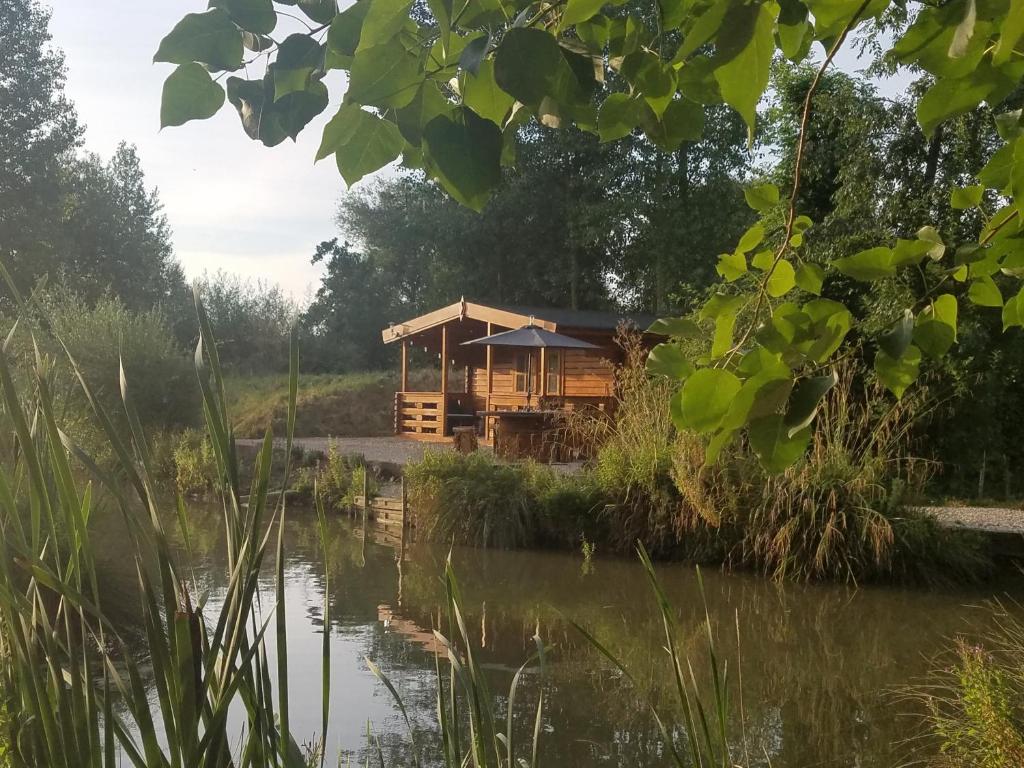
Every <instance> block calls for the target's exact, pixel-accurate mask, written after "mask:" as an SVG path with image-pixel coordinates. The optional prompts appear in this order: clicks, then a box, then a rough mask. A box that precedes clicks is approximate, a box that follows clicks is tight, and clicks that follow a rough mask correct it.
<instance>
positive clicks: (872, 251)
mask: <svg viewBox="0 0 1024 768" xmlns="http://www.w3.org/2000/svg"><path fill="white" fill-rule="evenodd" d="M832 264H833V266H835V268H836V269H838V270H839V271H840V272H842V273H843V274H844V275H847V276H848V277H852V278H853V279H854V280H860V281H862V282H871V281H873V280H880V279H882V278H886V277H892V276H893V275H895V274H896V268H895V267H894V266H893V265H892V249H891V248H885V247H878V248H869V249H868V250H866V251H861V252H860V253H857V254H854V255H853V256H847V257H845V258H842V259H835V260H834V261H833V262H832Z"/></svg>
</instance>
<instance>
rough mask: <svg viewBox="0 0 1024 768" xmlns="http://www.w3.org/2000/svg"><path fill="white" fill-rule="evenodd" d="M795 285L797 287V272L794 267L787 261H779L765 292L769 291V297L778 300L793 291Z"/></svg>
mask: <svg viewBox="0 0 1024 768" xmlns="http://www.w3.org/2000/svg"><path fill="white" fill-rule="evenodd" d="M794 285H796V272H795V270H794V269H793V265H792V264H790V263H789V262H788V261H787V260H786V259H779V261H778V263H776V265H775V269H773V270H772V272H771V276H770V277H769V278H768V284H767V285H766V286H765V290H766V291H768V295H769V296H771V297H772V298H776V299H777V298H779V297H780V296H785V295H786V294H787V293H789V292H790V291H791V290H793V286H794Z"/></svg>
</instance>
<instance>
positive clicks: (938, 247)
mask: <svg viewBox="0 0 1024 768" xmlns="http://www.w3.org/2000/svg"><path fill="white" fill-rule="evenodd" d="M917 239H918V240H924V241H925V242H927V243H929V244H930V245H931V247H930V248H929V249H928V258H930V259H931V260H932V261H938V260H939V259H941V258H942V257H943V256H944V255H945V253H946V246H945V245H944V244H943V242H942V238H941V237H940V236H939V233H938V231H936V229H935V227H932V226H924V227H921V228H920V229H919V230H917Z"/></svg>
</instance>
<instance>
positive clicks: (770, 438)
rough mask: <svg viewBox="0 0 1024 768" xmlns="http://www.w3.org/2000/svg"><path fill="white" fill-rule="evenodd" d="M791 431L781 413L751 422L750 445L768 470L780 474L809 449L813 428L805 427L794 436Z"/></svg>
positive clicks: (749, 431)
mask: <svg viewBox="0 0 1024 768" xmlns="http://www.w3.org/2000/svg"><path fill="white" fill-rule="evenodd" d="M789 431H790V430H789V428H788V427H787V426H786V424H785V421H784V420H783V418H782V416H781V415H780V414H772V415H770V416H764V417H762V418H760V419H755V420H754V421H752V422H751V423H750V428H749V430H748V435H749V439H750V447H751V448H753V449H754V453H756V454H757V458H758V459H759V461H760V462H761V466H762V467H763V468H764V469H765V471H766V472H770V473H771V474H778V473H780V472H782V471H784V470H786V469H787V468H789V467H791V466H792V465H793V464H794V463H796V461H797V459H799V458H800V457H801V456H802V455H803V453H804V451H805V450H807V445H808V443H810V440H811V430H810V429H809V428H804V429H802V430H800V431H798V432H796V433H795V434H794V435H793V436H790V434H789Z"/></svg>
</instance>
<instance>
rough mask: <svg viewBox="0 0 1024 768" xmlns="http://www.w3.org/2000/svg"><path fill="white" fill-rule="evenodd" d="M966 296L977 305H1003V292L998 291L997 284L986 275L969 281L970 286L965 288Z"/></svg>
mask: <svg viewBox="0 0 1024 768" xmlns="http://www.w3.org/2000/svg"><path fill="white" fill-rule="evenodd" d="M967 298H968V299H970V300H971V303H972V304H976V305H978V306H979V307H1001V306H1003V294H1002V293H1000V292H999V286H997V285H996V284H995V281H994V280H993V279H992V278H991V277H989V276H988V275H985V276H984V277H980V278H978V279H977V280H975V281H973V282H972V283H971V287H970V288H969V289H968V290H967Z"/></svg>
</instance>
